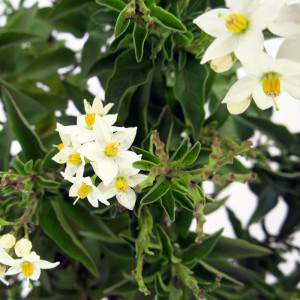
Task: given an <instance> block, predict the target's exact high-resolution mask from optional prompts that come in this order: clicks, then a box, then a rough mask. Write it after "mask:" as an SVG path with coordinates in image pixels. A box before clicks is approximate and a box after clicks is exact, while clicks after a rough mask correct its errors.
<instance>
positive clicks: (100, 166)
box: [91, 158, 119, 185]
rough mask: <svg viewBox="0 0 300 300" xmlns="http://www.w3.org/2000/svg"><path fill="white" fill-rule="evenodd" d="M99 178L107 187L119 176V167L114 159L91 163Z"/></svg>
mask: <svg viewBox="0 0 300 300" xmlns="http://www.w3.org/2000/svg"><path fill="white" fill-rule="evenodd" d="M91 165H92V167H93V169H94V171H95V173H96V174H97V176H98V177H99V178H100V179H101V180H102V181H103V183H104V184H105V185H109V184H110V183H111V182H112V181H113V180H114V179H115V178H116V176H117V174H118V170H119V168H118V165H117V164H116V163H115V161H114V160H113V159H110V158H105V159H101V160H99V161H97V162H92V163H91Z"/></svg>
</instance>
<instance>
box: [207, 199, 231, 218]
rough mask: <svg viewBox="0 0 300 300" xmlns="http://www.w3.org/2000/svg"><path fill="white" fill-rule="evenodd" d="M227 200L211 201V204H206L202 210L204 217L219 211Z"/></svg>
mask: <svg viewBox="0 0 300 300" xmlns="http://www.w3.org/2000/svg"><path fill="white" fill-rule="evenodd" d="M227 200H228V197H226V198H224V199H222V200H219V201H213V202H209V203H206V204H205V206H204V209H203V212H204V214H205V215H209V214H211V213H213V212H214V211H216V210H217V209H219V208H220V207H222V206H223V205H224V204H225V203H226V201H227Z"/></svg>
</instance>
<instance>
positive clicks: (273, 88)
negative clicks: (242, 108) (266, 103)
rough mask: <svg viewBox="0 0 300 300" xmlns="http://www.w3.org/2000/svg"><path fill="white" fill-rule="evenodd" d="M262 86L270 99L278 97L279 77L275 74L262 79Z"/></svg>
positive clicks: (279, 90) (279, 89)
mask: <svg viewBox="0 0 300 300" xmlns="http://www.w3.org/2000/svg"><path fill="white" fill-rule="evenodd" d="M262 86H263V90H264V93H265V94H266V95H267V96H270V97H278V96H280V93H281V84H280V77H279V75H278V74H276V73H269V74H266V75H265V76H264V77H263V80H262Z"/></svg>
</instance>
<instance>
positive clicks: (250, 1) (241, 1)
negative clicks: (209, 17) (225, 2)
mask: <svg viewBox="0 0 300 300" xmlns="http://www.w3.org/2000/svg"><path fill="white" fill-rule="evenodd" d="M258 5H259V0H231V1H230V3H229V7H230V9H231V10H232V11H233V12H235V13H241V14H248V13H249V12H251V11H252V10H254V9H255V8H257V7H258Z"/></svg>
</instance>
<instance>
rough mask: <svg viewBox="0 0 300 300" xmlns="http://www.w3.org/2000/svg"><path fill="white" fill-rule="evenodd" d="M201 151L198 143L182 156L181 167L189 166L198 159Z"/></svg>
mask: <svg viewBox="0 0 300 300" xmlns="http://www.w3.org/2000/svg"><path fill="white" fill-rule="evenodd" d="M200 150H201V144H200V143H199V142H197V143H195V144H194V146H193V147H192V148H191V149H190V150H189V151H188V152H187V153H186V154H185V155H184V157H183V158H182V160H181V164H182V165H183V166H185V167H186V166H191V165H192V164H193V163H194V162H195V161H196V160H197V158H198V156H199V153H200Z"/></svg>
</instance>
